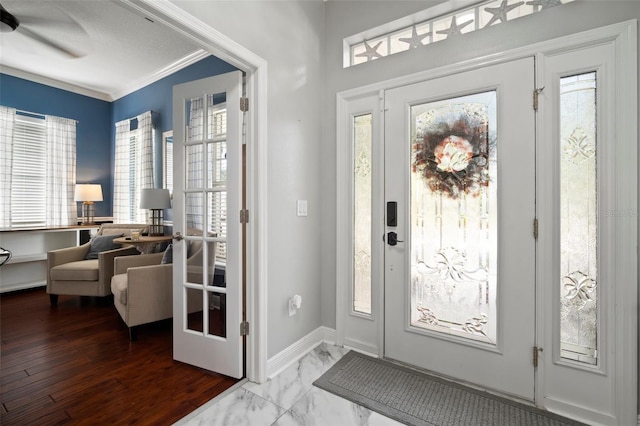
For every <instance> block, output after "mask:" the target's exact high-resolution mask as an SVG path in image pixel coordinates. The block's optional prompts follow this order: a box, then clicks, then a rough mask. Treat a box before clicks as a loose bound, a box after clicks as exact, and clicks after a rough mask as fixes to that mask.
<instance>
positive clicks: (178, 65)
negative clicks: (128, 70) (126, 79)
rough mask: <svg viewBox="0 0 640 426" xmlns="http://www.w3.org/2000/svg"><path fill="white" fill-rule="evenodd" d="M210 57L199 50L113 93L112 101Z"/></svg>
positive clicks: (205, 52)
mask: <svg viewBox="0 0 640 426" xmlns="http://www.w3.org/2000/svg"><path fill="white" fill-rule="evenodd" d="M208 56H211V53H209V52H207V51H205V50H202V49H198V50H196V51H195V52H193V53H191V54H189V55H187V56H185V57H184V58H181V59H178V60H177V61H175V62H174V63H172V64H169V65H167V66H166V67H164V68H161V69H159V70H157V71H156V72H154V73H152V74H149V75H148V76H146V77H144V78H142V79H140V80H138V81H135V82H133V83H131V84H129V85H127V86H125V87H123V88H122V90H119V91H117V92H113V93H111V100H113V101H115V100H117V99H120V98H123V97H125V96H127V95H129V94H131V93H133V92H135V91H136V90H140V89H142V88H143V87H146V86H148V85H150V84H152V83H155V82H156V81H158V80H161V79H163V78H165V77H167V76H169V75H171V74H173V73H175V72H177V71H180V70H181V69H183V68H186V67H188V66H189V65H193V64H195V63H196V62H198V61H200V60H202V59H204V58H206V57H208Z"/></svg>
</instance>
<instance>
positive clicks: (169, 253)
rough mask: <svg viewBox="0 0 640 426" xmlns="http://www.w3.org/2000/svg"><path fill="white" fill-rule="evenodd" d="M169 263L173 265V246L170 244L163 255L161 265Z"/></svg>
mask: <svg viewBox="0 0 640 426" xmlns="http://www.w3.org/2000/svg"><path fill="white" fill-rule="evenodd" d="M167 263H173V244H169V245H168V246H167V249H166V250H165V251H164V254H163V255H162V260H161V261H160V264H161V265H165V264H167Z"/></svg>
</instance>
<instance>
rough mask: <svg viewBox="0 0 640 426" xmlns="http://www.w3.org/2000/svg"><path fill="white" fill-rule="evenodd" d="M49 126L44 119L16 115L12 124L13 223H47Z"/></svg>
mask: <svg viewBox="0 0 640 426" xmlns="http://www.w3.org/2000/svg"><path fill="white" fill-rule="evenodd" d="M46 138H47V127H46V125H45V122H44V120H43V119H40V118H33V117H27V116H20V115H17V116H16V118H15V123H14V127H13V164H12V182H11V212H12V215H11V216H12V219H11V226H12V227H37V226H45V225H46V222H47V218H46V214H45V211H44V209H42V200H44V199H45V195H46V190H47V180H46V179H47V176H46V172H45V171H46V155H47V149H46V144H45V141H46Z"/></svg>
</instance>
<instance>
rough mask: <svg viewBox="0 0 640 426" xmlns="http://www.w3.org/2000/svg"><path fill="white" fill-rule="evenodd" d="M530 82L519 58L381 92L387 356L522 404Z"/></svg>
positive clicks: (531, 250) (529, 279)
mask: <svg viewBox="0 0 640 426" xmlns="http://www.w3.org/2000/svg"><path fill="white" fill-rule="evenodd" d="M533 89H534V63H533V58H525V59H520V60H516V61H512V62H508V63H504V64H499V65H493V66H488V67H484V68H481V69H477V70H473V71H468V72H463V73H459V74H454V75H450V76H447V77H442V78H438V79H434V80H430V81H426V82H422V83H417V84H413V85H410V86H405V87H401V88H397V89H392V90H388V91H387V92H386V95H385V99H386V101H385V199H386V202H387V206H386V207H387V208H386V211H387V217H386V219H385V221H386V223H385V225H386V228H385V229H386V231H385V232H386V235H385V238H386V251H385V315H384V318H385V325H384V327H385V328H384V335H385V340H384V354H385V357H387V358H391V359H394V360H398V361H401V362H405V363H408V364H412V365H415V366H419V367H422V368H425V369H427V370H431V371H433V372H436V373H438V374H441V375H444V376H447V377H451V378H454V379H456V380H459V381H464V382H469V383H473V384H476V385H481V386H483V387H485V388H488V389H493V390H496V391H499V392H501V393H504V394H507V395H512V396H515V397H518V398H521V399H525V400H530V401H533V399H534V367H533V363H532V348H533V346H534V345H535V341H534V339H535V239H534V236H533V232H532V231H533V220H534V217H535V139H534V138H535V115H534V114H535V113H534V110H533V108H532V102H531V99H532V96H531V94H532V93H533ZM393 203H396V204H393ZM394 212H395V214H394ZM394 240H397V241H394Z"/></svg>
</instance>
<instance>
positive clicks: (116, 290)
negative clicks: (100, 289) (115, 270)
mask: <svg viewBox="0 0 640 426" xmlns="http://www.w3.org/2000/svg"><path fill="white" fill-rule="evenodd" d="M111 293H113V298H114V299H115V300H119V301H120V303H122V304H123V305H126V304H127V274H126V273H124V274H118V275H114V276H113V277H112V278H111Z"/></svg>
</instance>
